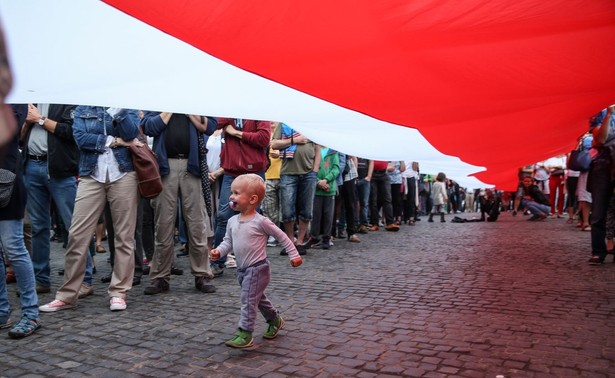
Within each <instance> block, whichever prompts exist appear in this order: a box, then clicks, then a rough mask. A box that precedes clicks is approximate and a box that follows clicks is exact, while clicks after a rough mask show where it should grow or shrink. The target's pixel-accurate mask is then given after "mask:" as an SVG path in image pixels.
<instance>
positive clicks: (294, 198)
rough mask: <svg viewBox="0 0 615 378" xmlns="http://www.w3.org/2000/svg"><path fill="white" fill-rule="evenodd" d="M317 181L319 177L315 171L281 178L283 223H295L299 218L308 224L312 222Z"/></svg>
mask: <svg viewBox="0 0 615 378" xmlns="http://www.w3.org/2000/svg"><path fill="white" fill-rule="evenodd" d="M317 181H318V176H317V174H316V172H314V171H309V172H308V173H305V174H303V175H281V176H280V198H281V202H282V222H284V223H286V222H294V221H295V220H297V218H299V219H300V220H302V221H306V222H309V221H311V220H312V210H313V208H314V194H315V193H316V182H317ZM297 212H298V213H297Z"/></svg>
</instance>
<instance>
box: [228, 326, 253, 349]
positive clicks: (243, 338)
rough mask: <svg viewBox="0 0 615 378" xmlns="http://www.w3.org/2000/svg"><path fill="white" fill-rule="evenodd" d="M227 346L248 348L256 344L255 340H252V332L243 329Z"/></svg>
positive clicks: (239, 330) (238, 331)
mask: <svg viewBox="0 0 615 378" xmlns="http://www.w3.org/2000/svg"><path fill="white" fill-rule="evenodd" d="M225 344H226V346H230V347H232V348H248V347H251V346H252V345H253V344H254V339H253V338H252V332H248V331H244V330H243V329H241V328H240V329H238V330H237V333H236V334H235V337H233V338H232V339H230V340H229V341H227V342H226V343H225Z"/></svg>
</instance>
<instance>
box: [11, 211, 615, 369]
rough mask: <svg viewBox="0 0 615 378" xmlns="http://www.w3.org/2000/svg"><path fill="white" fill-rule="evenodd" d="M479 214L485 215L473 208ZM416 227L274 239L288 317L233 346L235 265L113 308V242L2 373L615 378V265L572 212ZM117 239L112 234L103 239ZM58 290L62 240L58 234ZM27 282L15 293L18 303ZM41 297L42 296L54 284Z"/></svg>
mask: <svg viewBox="0 0 615 378" xmlns="http://www.w3.org/2000/svg"><path fill="white" fill-rule="evenodd" d="M460 216H462V217H464V218H471V217H472V216H477V214H461V215H460ZM451 219H452V216H450V215H449V216H448V217H447V220H448V222H447V223H439V222H438V223H427V222H426V220H427V219H426V217H424V218H423V220H422V221H421V222H417V225H416V226H414V227H411V226H408V225H402V227H401V230H400V231H399V232H398V233H391V232H386V231H384V230H382V231H377V232H370V233H369V234H368V235H361V238H362V242H361V243H349V242H347V241H345V240H343V241H339V240H338V241H336V242H335V245H334V246H333V247H332V249H331V250H329V251H322V250H309V253H308V255H307V256H305V261H304V264H303V265H302V266H301V267H299V268H292V267H291V266H290V265H289V260H288V257H286V256H280V255H279V248H268V251H269V260H270V262H271V265H272V275H273V278H272V281H271V284H270V286H269V290H268V296H269V297H270V299H271V300H272V302H273V303H274V304H275V305H277V306H278V308H279V309H280V310H281V313H282V316H283V317H284V319H285V320H286V326H285V329H284V330H282V331H281V332H280V335H279V336H278V338H276V339H275V340H265V339H263V338H262V337H261V334H262V332H264V331H265V328H266V327H265V326H266V323H265V322H264V320H263V319H262V317H259V323H258V324H257V328H256V330H255V340H254V342H255V345H254V346H253V347H251V348H249V349H246V350H233V349H230V348H228V347H226V346H225V345H224V341H226V340H227V339H229V338H230V337H231V336H232V335H233V333H234V332H235V329H236V327H237V321H238V319H239V287H238V284H237V282H236V280H235V274H234V270H227V271H226V272H225V274H224V275H223V276H222V277H221V278H217V279H216V280H215V281H214V283H215V284H216V286H217V289H218V292H217V293H216V294H202V293H200V292H198V291H196V290H195V289H194V280H193V277H192V276H191V275H190V269H189V263H188V259H187V258H186V257H181V258H176V265H177V266H179V267H180V268H183V269H184V270H185V273H184V275H183V276H172V279H171V290H170V291H169V292H168V293H165V294H161V295H157V296H145V295H143V289H144V287H145V286H146V285H147V284H148V282H149V279H148V278H145V277H144V280H143V282H142V284H141V285H140V286H136V287H134V288H133V289H132V291H131V292H130V293H129V295H128V298H127V303H128V309H127V310H126V311H123V312H114V313H112V312H111V311H109V305H108V297H107V294H106V284H103V283H101V282H100V278H101V277H102V276H103V275H105V274H106V273H108V272H109V265H108V264H107V262H106V259H107V257H108V254H99V255H97V256H96V264H97V267H98V272H97V274H96V275H95V276H94V290H95V295H92V296H90V297H87V298H85V299H83V300H81V301H80V302H79V306H78V307H77V308H76V309H72V310H66V311H61V312H58V313H53V314H44V313H41V319H42V321H43V328H41V329H40V330H39V331H38V332H37V333H36V334H35V335H33V336H30V337H27V338H25V339H23V340H10V339H9V338H8V336H7V335H6V330H2V333H3V334H0V338H2V339H3V341H2V342H1V343H0V376H1V377H20V376H28V377H36V376H66V377H77V376H96V377H139V376H151V377H176V376H197V377H236V376H246V377H261V376H266V377H285V376H303V377H330V376H334V377H387V376H391V377H395V376H408V377H492V378H495V377H496V376H497V375H503V376H505V377H566V376H572V377H609V376H611V377H612V376H613V375H614V374H615V264H614V263H613V256H608V257H607V262H606V263H605V264H604V265H602V266H597V267H596V266H590V265H588V264H587V259H588V258H589V256H590V233H588V232H581V231H579V229H578V228H575V227H574V225H569V224H566V221H565V219H548V220H546V221H544V222H526V221H525V220H526V219H527V217H524V216H517V217H512V216H511V215H510V213H504V214H502V215H501V216H500V220H498V222H496V223H461V224H456V223H451V222H450V220H451ZM105 246H106V244H105ZM52 247H53V251H52V279H53V283H52V289H53V292H54V291H55V289H57V287H58V286H59V284H60V283H61V280H62V277H61V276H59V275H58V274H57V271H58V269H60V268H61V267H62V266H63V252H64V250H63V249H62V247H61V243H55V242H54V243H52ZM15 290H16V285H15V284H12V285H9V298H10V300H11V303H12V305H13V307H14V311H13V314H14V316H17V314H18V313H19V311H18V309H17V308H16V307H17V306H18V303H19V302H18V298H17V296H16V294H15ZM53 292H52V293H51V294H42V295H40V296H39V302H40V303H41V304H44V303H47V302H49V301H51V300H52V299H53V297H54V293H53Z"/></svg>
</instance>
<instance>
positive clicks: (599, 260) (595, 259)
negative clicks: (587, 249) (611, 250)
mask: <svg viewBox="0 0 615 378" xmlns="http://www.w3.org/2000/svg"><path fill="white" fill-rule="evenodd" d="M588 262H589V264H590V265H602V264H604V256H596V255H594V256H592V257H591V258H590V259H589V260H588Z"/></svg>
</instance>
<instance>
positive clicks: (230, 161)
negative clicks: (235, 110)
mask: <svg viewBox="0 0 615 378" xmlns="http://www.w3.org/2000/svg"><path fill="white" fill-rule="evenodd" d="M228 125H232V126H233V127H235V128H236V125H235V119H234V118H218V128H221V129H224V128H226V127H227V126H228ZM241 131H242V132H243V135H242V139H239V138H236V137H233V136H230V135H226V133H224V134H225V135H224V144H223V145H222V151H221V152H220V165H221V166H222V168H224V174H227V175H231V176H239V175H241V174H244V173H264V172H265V171H266V170H267V163H268V158H267V147H269V141H270V140H271V122H269V121H254V120H248V119H244V120H243V127H242V130H241Z"/></svg>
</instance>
